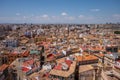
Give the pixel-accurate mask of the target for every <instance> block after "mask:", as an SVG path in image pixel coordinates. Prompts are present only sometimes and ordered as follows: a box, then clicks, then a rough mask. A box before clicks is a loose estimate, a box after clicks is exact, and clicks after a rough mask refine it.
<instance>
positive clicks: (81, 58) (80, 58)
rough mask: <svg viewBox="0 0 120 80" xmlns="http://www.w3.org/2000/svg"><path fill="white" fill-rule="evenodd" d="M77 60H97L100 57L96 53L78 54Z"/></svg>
mask: <svg viewBox="0 0 120 80" xmlns="http://www.w3.org/2000/svg"><path fill="white" fill-rule="evenodd" d="M76 58H77V61H89V60H96V59H98V58H97V57H96V56H94V55H87V56H85V55H83V56H76Z"/></svg>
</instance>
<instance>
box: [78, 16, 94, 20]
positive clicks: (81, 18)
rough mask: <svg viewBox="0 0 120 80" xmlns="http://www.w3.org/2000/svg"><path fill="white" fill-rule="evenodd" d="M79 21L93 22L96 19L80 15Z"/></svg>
mask: <svg viewBox="0 0 120 80" xmlns="http://www.w3.org/2000/svg"><path fill="white" fill-rule="evenodd" d="M78 19H79V20H93V19H94V17H93V16H85V15H79V16H78Z"/></svg>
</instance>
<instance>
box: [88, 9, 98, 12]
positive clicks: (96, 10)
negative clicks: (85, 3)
mask: <svg viewBox="0 0 120 80" xmlns="http://www.w3.org/2000/svg"><path fill="white" fill-rule="evenodd" d="M90 11H93V12H98V11H100V9H90Z"/></svg>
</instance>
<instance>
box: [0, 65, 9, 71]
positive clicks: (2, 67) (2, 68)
mask: <svg viewBox="0 0 120 80" xmlns="http://www.w3.org/2000/svg"><path fill="white" fill-rule="evenodd" d="M7 67H8V65H7V64H3V65H2V66H0V71H4V70H5V69H6V68H7Z"/></svg>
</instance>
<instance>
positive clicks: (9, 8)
mask: <svg viewBox="0 0 120 80" xmlns="http://www.w3.org/2000/svg"><path fill="white" fill-rule="evenodd" d="M119 3H120V0H99V1H98V0H1V2H0V23H80V24H84V23H85V24H92V23H106V22H112V23H116V22H119V21H120V5H119Z"/></svg>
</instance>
